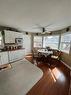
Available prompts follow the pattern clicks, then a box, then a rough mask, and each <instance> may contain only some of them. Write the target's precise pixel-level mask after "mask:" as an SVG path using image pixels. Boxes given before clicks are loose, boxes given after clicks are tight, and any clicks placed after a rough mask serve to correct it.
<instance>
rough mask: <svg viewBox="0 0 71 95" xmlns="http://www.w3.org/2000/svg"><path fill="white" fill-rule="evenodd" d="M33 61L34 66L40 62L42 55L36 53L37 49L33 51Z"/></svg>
mask: <svg viewBox="0 0 71 95" xmlns="http://www.w3.org/2000/svg"><path fill="white" fill-rule="evenodd" d="M33 59H34V61H35V64H38V63H39V62H41V61H42V54H41V53H38V50H37V49H33Z"/></svg>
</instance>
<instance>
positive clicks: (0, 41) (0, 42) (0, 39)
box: [0, 37, 2, 45]
mask: <svg viewBox="0 0 71 95" xmlns="http://www.w3.org/2000/svg"><path fill="white" fill-rule="evenodd" d="M1 44H2V37H0V45H1Z"/></svg>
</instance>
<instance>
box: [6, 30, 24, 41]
mask: <svg viewBox="0 0 71 95" xmlns="http://www.w3.org/2000/svg"><path fill="white" fill-rule="evenodd" d="M15 38H23V34H22V33H18V32H14V31H9V30H5V43H15Z"/></svg>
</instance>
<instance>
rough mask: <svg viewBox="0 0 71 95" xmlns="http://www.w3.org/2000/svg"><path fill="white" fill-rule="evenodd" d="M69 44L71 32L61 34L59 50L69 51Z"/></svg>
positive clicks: (70, 42)
mask: <svg viewBox="0 0 71 95" xmlns="http://www.w3.org/2000/svg"><path fill="white" fill-rule="evenodd" d="M70 44H71V33H70V32H69V33H64V34H63V35H62V36H61V44H60V50H62V51H64V52H66V53H69V51H70Z"/></svg>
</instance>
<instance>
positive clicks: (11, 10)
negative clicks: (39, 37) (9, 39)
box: [0, 0, 71, 32]
mask: <svg viewBox="0 0 71 95" xmlns="http://www.w3.org/2000/svg"><path fill="white" fill-rule="evenodd" d="M36 24H39V25H41V26H46V25H49V24H51V25H50V26H49V27H48V31H52V30H59V29H62V28H65V27H67V26H70V25H71V0H0V25H9V26H12V27H16V28H19V29H21V30H23V31H28V32H41V31H40V30H39V29H34V27H36V26H37V25H36Z"/></svg>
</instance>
